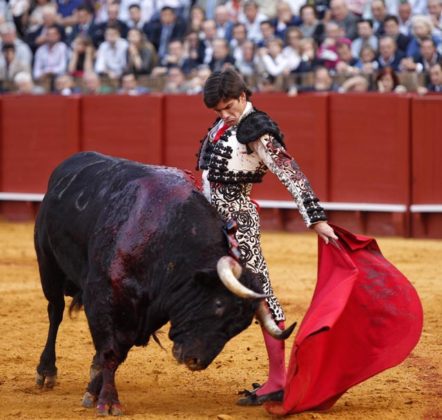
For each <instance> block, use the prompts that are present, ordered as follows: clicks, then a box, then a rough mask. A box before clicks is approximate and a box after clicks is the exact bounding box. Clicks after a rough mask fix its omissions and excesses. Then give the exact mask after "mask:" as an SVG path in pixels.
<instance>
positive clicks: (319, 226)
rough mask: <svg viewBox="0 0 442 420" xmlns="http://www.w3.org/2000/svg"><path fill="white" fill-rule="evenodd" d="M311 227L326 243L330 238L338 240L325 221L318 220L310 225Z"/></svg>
mask: <svg viewBox="0 0 442 420" xmlns="http://www.w3.org/2000/svg"><path fill="white" fill-rule="evenodd" d="M312 229H313V230H314V231H315V232H316V233H317V234H318V236H319V237H320V238H322V239H323V241H324V242H325V243H326V244H328V243H329V242H330V239H334V240H338V237H337V236H336V234H335V231H334V230H333V228H332V227H331V226H330V225H329V224H328V223H327V222H318V223H315V224H314V225H313V226H312Z"/></svg>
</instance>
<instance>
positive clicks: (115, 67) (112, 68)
mask: <svg viewBox="0 0 442 420" xmlns="http://www.w3.org/2000/svg"><path fill="white" fill-rule="evenodd" d="M127 49H128V42H127V41H126V40H125V39H123V38H121V36H120V32H119V31H118V28H117V27H115V26H109V27H108V28H107V29H106V33H105V41H104V42H103V43H102V44H101V45H100V47H99V48H98V51H97V58H96V62H95V71H96V72H97V73H98V74H101V75H103V74H104V75H107V76H108V77H110V78H111V79H117V78H119V77H120V76H121V75H122V74H123V71H124V69H125V67H126V64H127Z"/></svg>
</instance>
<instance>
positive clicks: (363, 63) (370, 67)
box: [356, 45, 379, 75]
mask: <svg viewBox="0 0 442 420" xmlns="http://www.w3.org/2000/svg"><path fill="white" fill-rule="evenodd" d="M356 67H357V68H358V69H359V70H360V71H361V73H363V74H366V75H372V74H374V73H375V72H376V71H377V70H378V67H379V63H378V62H377V60H376V51H375V50H374V49H373V48H372V47H370V45H365V46H363V47H362V49H361V53H360V54H359V60H358V62H357V63H356Z"/></svg>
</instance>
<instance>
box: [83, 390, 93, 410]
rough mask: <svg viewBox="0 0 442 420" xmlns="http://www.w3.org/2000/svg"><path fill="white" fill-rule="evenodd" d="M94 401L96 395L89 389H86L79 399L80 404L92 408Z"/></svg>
mask: <svg viewBox="0 0 442 420" xmlns="http://www.w3.org/2000/svg"><path fill="white" fill-rule="evenodd" d="M96 402H97V397H96V396H95V395H93V394H91V393H90V392H89V391H86V392H85V393H84V395H83V399H82V400H81V405H82V406H83V407H86V408H94V407H95V403H96Z"/></svg>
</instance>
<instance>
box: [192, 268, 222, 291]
mask: <svg viewBox="0 0 442 420" xmlns="http://www.w3.org/2000/svg"><path fill="white" fill-rule="evenodd" d="M193 279H194V281H195V282H197V283H200V284H202V285H204V286H209V287H211V286H213V285H215V284H216V281H217V280H218V274H217V272H216V270H210V269H207V270H200V271H197V272H196V273H195V274H194V276H193Z"/></svg>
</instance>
